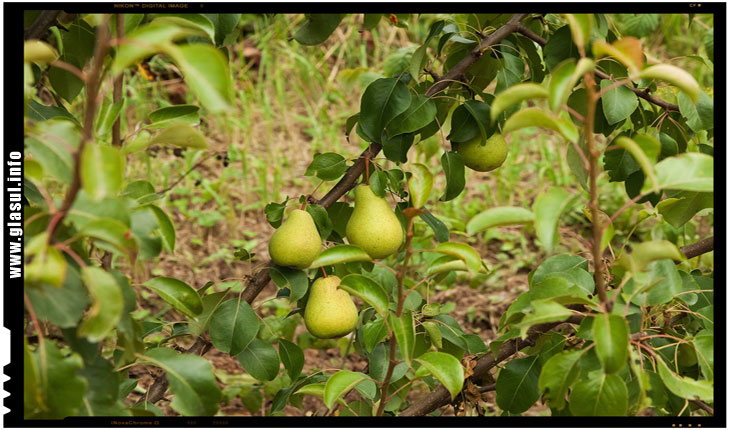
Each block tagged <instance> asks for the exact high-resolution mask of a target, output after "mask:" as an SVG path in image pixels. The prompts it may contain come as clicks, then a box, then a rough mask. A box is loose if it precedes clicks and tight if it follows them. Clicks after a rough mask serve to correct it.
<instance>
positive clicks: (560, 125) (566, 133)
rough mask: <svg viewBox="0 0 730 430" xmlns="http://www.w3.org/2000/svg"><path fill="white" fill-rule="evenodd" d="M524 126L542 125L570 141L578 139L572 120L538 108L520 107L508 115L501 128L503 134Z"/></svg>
mask: <svg viewBox="0 0 730 430" xmlns="http://www.w3.org/2000/svg"><path fill="white" fill-rule="evenodd" d="M526 127H543V128H547V129H549V130H553V131H556V132H558V133H560V134H561V135H562V136H563V137H564V138H566V139H567V140H569V141H570V142H577V141H578V130H577V129H576V128H575V126H574V125H573V123H572V122H569V121H566V120H564V119H562V118H559V117H557V116H555V115H552V114H549V113H547V112H545V111H543V110H541V109H538V108H527V109H522V110H521V111H519V112H517V113H516V114H514V115H512V116H511V117H509V119H508V120H507V122H505V124H504V127H503V129H502V133H503V134H507V133H510V132H513V131H515V130H519V129H521V128H526Z"/></svg>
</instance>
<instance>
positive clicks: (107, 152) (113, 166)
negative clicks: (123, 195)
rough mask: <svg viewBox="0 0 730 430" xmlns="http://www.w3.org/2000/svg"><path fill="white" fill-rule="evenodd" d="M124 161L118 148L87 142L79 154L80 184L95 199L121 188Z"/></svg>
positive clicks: (114, 192) (111, 193) (112, 193)
mask: <svg viewBox="0 0 730 430" xmlns="http://www.w3.org/2000/svg"><path fill="white" fill-rule="evenodd" d="M124 165H125V161H124V158H123V157H122V155H121V153H120V152H119V149H118V148H115V147H113V146H106V145H104V146H102V145H98V144H93V143H90V144H87V145H86V146H84V151H83V153H82V154H81V172H80V175H81V184H82V185H83V187H84V190H85V191H86V192H87V193H88V195H89V196H90V197H91V198H92V199H93V200H96V201H99V200H101V199H103V198H104V197H106V196H111V195H114V194H116V193H117V192H118V191H119V190H120V189H121V188H122V181H123V178H124Z"/></svg>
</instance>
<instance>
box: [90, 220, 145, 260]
mask: <svg viewBox="0 0 730 430" xmlns="http://www.w3.org/2000/svg"><path fill="white" fill-rule="evenodd" d="M79 234H80V235H81V236H89V237H92V238H94V239H99V240H101V241H104V242H107V243H108V244H110V245H112V246H114V247H115V248H116V249H117V250H119V252H122V253H129V252H130V251H134V250H136V249H137V244H136V242H135V241H134V239H132V238H131V237H130V234H131V232H130V230H129V227H128V226H126V225H124V224H123V223H121V222H119V221H117V220H115V219H111V218H99V219H94V220H92V221H89V222H87V223H86V224H84V226H83V228H81V229H80V231H79Z"/></svg>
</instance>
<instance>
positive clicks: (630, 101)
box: [601, 79, 639, 124]
mask: <svg viewBox="0 0 730 430" xmlns="http://www.w3.org/2000/svg"><path fill="white" fill-rule="evenodd" d="M610 85H613V81H611V80H609V79H602V80H601V89H602V90H603V89H604V88H606V87H608V86H610ZM601 104H602V105H603V115H604V116H605V117H606V120H607V121H608V123H609V124H615V123H617V122H619V121H622V120H625V119H626V118H628V117H630V116H631V113H632V112H634V111H635V110H636V107H637V106H639V98H638V97H637V96H636V94H634V92H633V91H631V90H630V89H629V88H628V87H626V86H624V85H619V86H617V87H615V88H613V89H611V90H609V91H608V92H606V93H604V94H603V95H602V96H601Z"/></svg>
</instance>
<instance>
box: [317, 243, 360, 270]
mask: <svg viewBox="0 0 730 430" xmlns="http://www.w3.org/2000/svg"><path fill="white" fill-rule="evenodd" d="M353 261H373V259H372V258H370V256H369V255H368V254H367V252H365V251H363V250H362V249H360V247H359V246H355V245H335V246H333V247H331V248H327V249H325V250H324V251H322V253H321V254H319V256H318V257H317V258H316V259H315V260H314V261H313V262H312V264H311V265H310V266H309V267H321V266H334V265H335V264H342V263H350V262H353Z"/></svg>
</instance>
